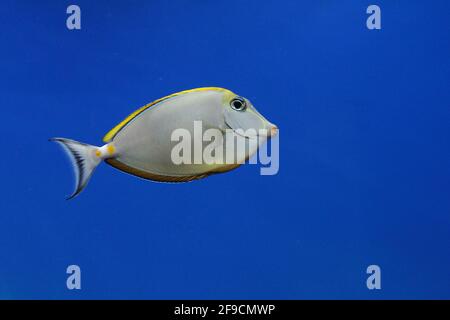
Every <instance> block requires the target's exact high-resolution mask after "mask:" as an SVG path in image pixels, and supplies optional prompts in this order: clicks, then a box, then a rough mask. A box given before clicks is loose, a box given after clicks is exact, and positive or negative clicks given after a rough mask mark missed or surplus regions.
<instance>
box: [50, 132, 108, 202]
mask: <svg viewBox="0 0 450 320" xmlns="http://www.w3.org/2000/svg"><path fill="white" fill-rule="evenodd" d="M49 140H50V141H54V142H57V143H58V144H59V145H61V146H62V147H63V149H64V151H66V153H67V155H68V156H69V158H70V160H71V162H72V166H73V170H74V173H75V191H74V192H73V193H72V195H70V196H69V197H68V198H67V200H69V199H72V198H74V197H75V196H77V195H78V194H79V193H80V192H81V191H83V189H84V188H85V187H86V185H87V184H88V182H89V179H90V178H91V176H92V173H93V172H94V170H95V168H97V166H98V165H99V164H100V162H101V161H102V160H103V158H102V157H100V156H99V154H98V149H99V148H98V147H96V146H92V145H89V144H86V143H82V142H78V141H75V140H70V139H65V138H51V139H49Z"/></svg>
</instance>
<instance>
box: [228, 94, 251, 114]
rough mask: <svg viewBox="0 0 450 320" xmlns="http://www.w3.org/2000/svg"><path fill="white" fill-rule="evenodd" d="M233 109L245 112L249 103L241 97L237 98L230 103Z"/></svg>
mask: <svg viewBox="0 0 450 320" xmlns="http://www.w3.org/2000/svg"><path fill="white" fill-rule="evenodd" d="M230 106H231V108H233V109H234V110H236V111H244V110H245V108H246V107H247V103H246V102H245V100H244V99H243V98H241V97H236V98H234V99H233V100H231V102H230Z"/></svg>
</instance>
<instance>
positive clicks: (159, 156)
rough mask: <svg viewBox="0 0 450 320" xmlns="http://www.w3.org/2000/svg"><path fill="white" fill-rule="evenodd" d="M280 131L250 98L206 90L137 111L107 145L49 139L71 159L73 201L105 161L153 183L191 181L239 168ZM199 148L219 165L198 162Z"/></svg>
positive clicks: (176, 95)
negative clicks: (73, 180)
mask: <svg viewBox="0 0 450 320" xmlns="http://www.w3.org/2000/svg"><path fill="white" fill-rule="evenodd" d="M208 130H209V131H208ZM207 132H210V134H209V138H208V139H205V136H206V135H207V134H206V133H207ZM277 132H278V127H277V126H276V125H274V124H272V123H271V122H269V121H268V120H267V119H266V118H264V116H262V115H261V114H260V113H259V112H258V111H257V110H256V108H255V107H254V106H253V105H252V103H251V102H250V101H249V100H248V99H247V98H244V97H242V96H240V95H237V94H235V93H233V92H232V91H231V90H228V89H225V88H220V87H204V88H196V89H190V90H185V91H181V92H177V93H174V94H171V95H168V96H165V97H163V98H160V99H157V100H155V101H153V102H151V103H149V104H147V105H145V106H143V107H141V108H139V109H137V110H136V111H134V112H133V113H131V114H130V115H129V116H127V117H126V118H125V119H124V120H123V121H121V122H120V123H119V124H117V125H116V126H115V127H114V128H113V129H111V130H110V131H109V132H108V133H107V134H106V135H105V136H104V137H103V142H104V145H103V146H95V145H90V144H86V143H83V142H78V141H75V140H72V139H67V138H60V137H55V138H51V139H49V140H50V141H54V142H56V143H58V144H59V145H61V146H62V148H63V149H64V151H65V152H66V154H67V155H68V156H69V159H70V160H71V163H72V166H73V171H74V175H75V187H74V191H73V193H72V194H71V195H70V196H69V197H68V198H67V199H72V198H74V197H76V196H77V195H78V194H80V192H81V191H83V189H84V188H85V187H86V186H87V184H88V182H89V180H90V178H91V176H92V174H93V173H94V171H95V169H96V168H97V166H98V165H99V164H100V163H101V162H105V163H107V164H108V165H110V166H112V167H114V168H116V169H119V170H121V171H123V172H125V173H128V174H131V175H134V176H137V177H139V178H143V179H147V180H152V181H158V182H188V181H193V180H198V179H202V178H206V177H208V176H210V175H213V174H218V173H224V172H228V171H230V170H233V169H235V168H237V167H239V166H240V165H241V164H243V163H245V161H246V160H248V159H249V158H250V157H251V156H253V155H254V154H255V153H256V152H257V150H258V148H259V147H260V146H261V145H262V144H263V143H264V142H266V140H268V139H269V138H270V137H272V136H274V135H276V134H277ZM182 138H184V140H183V139H182ZM182 140H183V141H182ZM198 141H200V142H198ZM181 143H184V148H183V146H182V145H181ZM192 145H194V153H192V152H191V151H192ZM196 146H197V147H199V146H200V149H201V150H203V149H204V150H206V149H207V148H208V146H209V149H208V150H209V151H210V153H209V154H210V155H212V156H213V160H214V161H203V160H204V159H203V154H201V155H200V161H198V160H199V159H196V158H195V157H197V156H199V153H198V152H197V153H196V149H195V147H196ZM239 146H241V147H239ZM242 146H245V148H243V147H242ZM197 149H198V148H197ZM177 157H178V158H177ZM180 157H181V160H182V161H180ZM175 158H176V160H174V159H175ZM197 158H198V157H197ZM230 159H231V160H230Z"/></svg>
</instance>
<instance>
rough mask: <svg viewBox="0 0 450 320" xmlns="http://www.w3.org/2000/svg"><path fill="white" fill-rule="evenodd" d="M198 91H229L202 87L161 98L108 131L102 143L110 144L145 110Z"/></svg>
mask: <svg viewBox="0 0 450 320" xmlns="http://www.w3.org/2000/svg"><path fill="white" fill-rule="evenodd" d="M199 91H229V90H227V89H224V88H219V87H204V88H196V89H190V90H184V91H180V92H177V93H173V94H171V95H168V96H165V97H162V98H160V99H158V100H155V101H153V102H151V103H149V104H147V105H145V106H143V107H141V108H139V109H137V110H136V111H134V112H133V113H132V114H130V115H129V116H128V117H126V118H125V119H124V120H123V121H122V122H120V123H119V124H118V125H117V126H115V127H114V128H113V129H111V131H109V132H108V133H107V134H106V135H105V136H104V137H103V142H106V143H108V142H110V141H111V140H112V139H113V138H114V137H115V135H116V134H117V133H118V132H119V131H120V130H121V129H122V128H123V127H125V126H126V125H127V124H128V123H129V122H130V121H131V120H133V119H134V118H136V117H137V116H138V115H140V114H141V113H142V112H144V111H145V110H147V109H148V108H150V107H151V106H153V105H155V104H157V103H159V102H161V101H164V100H167V99H169V98H172V97H175V96H178V95H181V94H185V93H190V92H199Z"/></svg>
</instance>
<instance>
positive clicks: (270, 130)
mask: <svg viewBox="0 0 450 320" xmlns="http://www.w3.org/2000/svg"><path fill="white" fill-rule="evenodd" d="M223 115H224V122H225V125H226V127H228V128H229V129H232V130H233V131H234V132H235V133H237V134H238V135H241V136H244V137H246V138H249V139H254V138H257V136H258V135H259V136H263V137H266V138H268V137H271V136H274V135H276V134H277V132H278V127H277V126H276V125H274V124H273V123H271V122H270V121H268V120H267V119H266V118H265V117H264V116H263V115H262V114H260V113H259V112H258V111H257V110H256V108H255V107H254V106H253V104H252V103H251V102H250V100H248V99H247V98H244V97H241V96H239V95H236V94H234V93H231V92H230V93H229V94H226V95H225V96H224V99H223Z"/></svg>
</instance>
